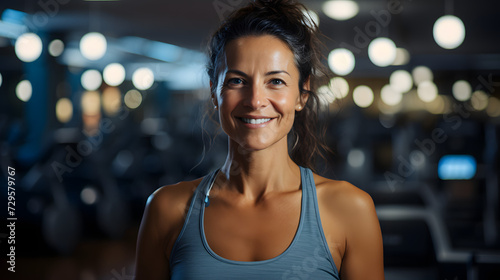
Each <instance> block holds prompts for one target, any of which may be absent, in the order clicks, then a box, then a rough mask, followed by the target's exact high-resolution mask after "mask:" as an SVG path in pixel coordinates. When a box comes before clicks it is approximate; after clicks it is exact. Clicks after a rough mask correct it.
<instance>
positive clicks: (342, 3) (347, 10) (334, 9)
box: [322, 0, 359, 20]
mask: <svg viewBox="0 0 500 280" xmlns="http://www.w3.org/2000/svg"><path fill="white" fill-rule="evenodd" d="M322 9H323V13H325V15H327V16H328V17H330V18H332V19H335V20H348V19H350V18H352V17H354V16H355V15H357V14H358V12H359V6H358V4H357V3H356V2H354V1H350V0H331V1H326V2H325V3H323V6H322Z"/></svg>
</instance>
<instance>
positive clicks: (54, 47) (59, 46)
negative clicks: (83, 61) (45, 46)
mask: <svg viewBox="0 0 500 280" xmlns="http://www.w3.org/2000/svg"><path fill="white" fill-rule="evenodd" d="M63 51H64V43H63V41H61V40H59V39H55V40H52V42H50V44H49V54H50V55H51V56H53V57H58V56H60V55H61V54H62V53H63Z"/></svg>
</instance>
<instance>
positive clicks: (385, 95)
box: [380, 85, 403, 106]
mask: <svg viewBox="0 0 500 280" xmlns="http://www.w3.org/2000/svg"><path fill="white" fill-rule="evenodd" d="M380 98H381V99H382V101H383V102H384V103H385V104H387V105H389V106H396V105H398V104H399V103H401V100H402V99H403V95H402V94H401V92H400V91H397V90H395V89H394V88H393V87H392V86H391V85H385V86H383V87H382V89H381V90H380Z"/></svg>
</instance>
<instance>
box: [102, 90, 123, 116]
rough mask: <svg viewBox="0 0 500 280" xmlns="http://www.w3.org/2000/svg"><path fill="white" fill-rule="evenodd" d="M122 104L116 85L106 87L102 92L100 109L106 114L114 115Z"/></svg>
mask: <svg viewBox="0 0 500 280" xmlns="http://www.w3.org/2000/svg"><path fill="white" fill-rule="evenodd" d="M121 106H122V94H121V92H120V90H119V89H118V88H116V87H107V88H105V89H104V91H103V92H102V109H103V110H104V113H106V115H108V116H114V115H116V114H117V113H118V111H119V110H120V107H121Z"/></svg>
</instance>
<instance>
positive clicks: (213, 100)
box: [210, 81, 219, 110]
mask: <svg viewBox="0 0 500 280" xmlns="http://www.w3.org/2000/svg"><path fill="white" fill-rule="evenodd" d="M212 87H213V83H212V81H210V92H211V93H210V95H211V99H212V104H214V109H215V110H217V107H218V106H219V104H218V102H217V96H216V95H215V93H214V91H213V89H212Z"/></svg>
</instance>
